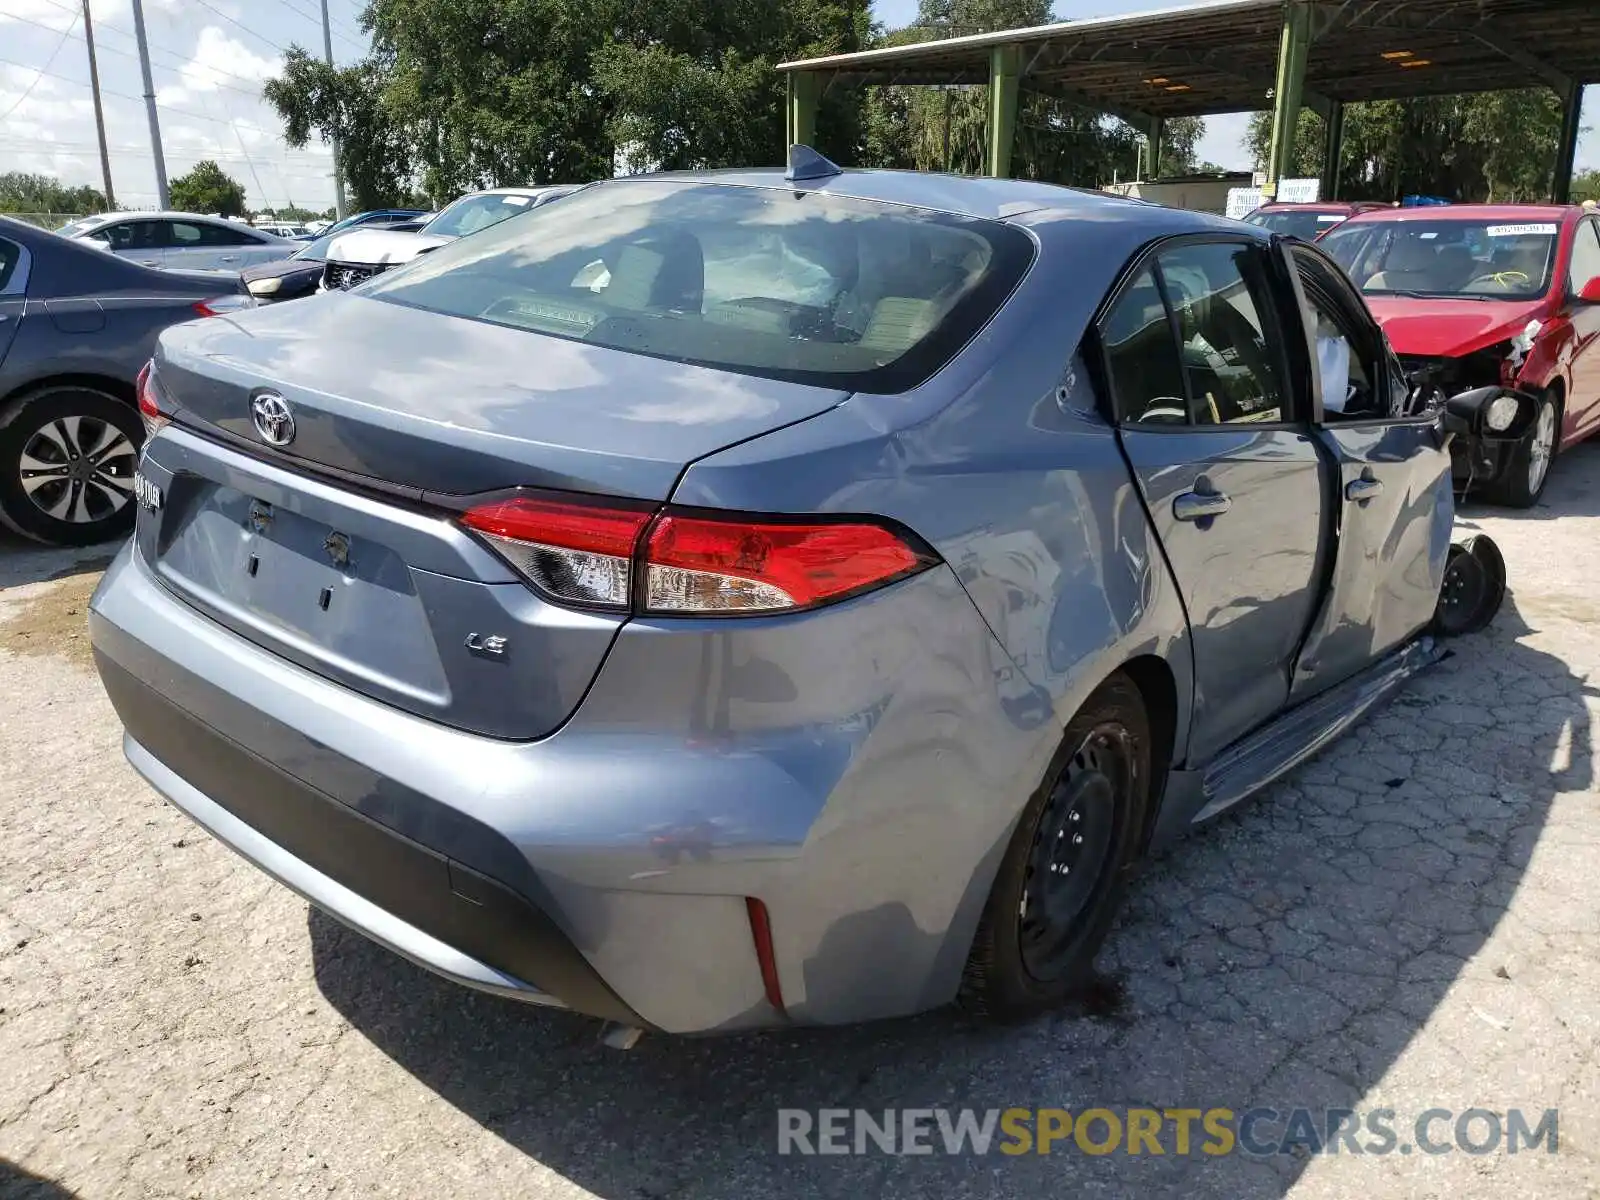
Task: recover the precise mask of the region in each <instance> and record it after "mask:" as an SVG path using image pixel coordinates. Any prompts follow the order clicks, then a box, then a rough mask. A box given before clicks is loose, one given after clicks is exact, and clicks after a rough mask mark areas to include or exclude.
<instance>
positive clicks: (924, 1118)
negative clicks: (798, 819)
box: [778, 1108, 1560, 1157]
mask: <svg viewBox="0 0 1600 1200" xmlns="http://www.w3.org/2000/svg"><path fill="white" fill-rule="evenodd" d="M1559 1145H1560V1114H1559V1112H1558V1111H1557V1110H1556V1109H1553V1108H1547V1109H1544V1110H1542V1111H1537V1112H1532V1111H1530V1112H1524V1111H1523V1110H1522V1109H1519V1108H1512V1109H1507V1110H1505V1111H1504V1112H1499V1111H1496V1110H1494V1109H1488V1108H1467V1109H1462V1110H1460V1111H1457V1110H1454V1109H1449V1108H1429V1109H1424V1110H1423V1111H1422V1112H1420V1113H1418V1114H1416V1115H1415V1116H1414V1117H1409V1116H1408V1117H1402V1116H1399V1115H1397V1114H1396V1112H1395V1110H1394V1109H1392V1108H1373V1109H1366V1110H1357V1109H1349V1108H1322V1109H1311V1108H1292V1109H1283V1110H1279V1109H1273V1108H1251V1109H1246V1110H1245V1111H1243V1112H1238V1113H1236V1112H1235V1111H1234V1110H1233V1109H1229V1108H1206V1109H1201V1108H1126V1109H1110V1108H1089V1109H1084V1110H1082V1111H1080V1112H1071V1111H1069V1110H1067V1109H1064V1108H1007V1109H998V1108H990V1109H981V1110H980V1109H971V1108H962V1109H947V1108H902V1109H882V1110H876V1111H869V1110H867V1109H850V1108H822V1109H815V1110H813V1109H804V1108H781V1109H779V1110H778V1153H779V1154H839V1155H844V1154H896V1155H899V1154H950V1155H956V1154H994V1153H999V1154H1008V1155H1019V1154H1054V1153H1076V1154H1089V1155H1103V1154H1130V1155H1134V1154H1142V1155H1175V1156H1180V1157H1181V1156H1187V1155H1209V1156H1220V1155H1226V1154H1240V1153H1243V1154H1249V1155H1254V1156H1257V1157H1268V1156H1271V1155H1278V1154H1293V1155H1302V1156H1303V1155H1307V1154H1359V1155H1367V1154H1371V1155H1388V1154H1430V1155H1432V1154H1456V1153H1460V1154H1475V1155H1484V1154H1517V1153H1521V1152H1526V1151H1540V1152H1543V1153H1546V1154H1555V1153H1556V1152H1557V1149H1558V1147H1559Z"/></svg>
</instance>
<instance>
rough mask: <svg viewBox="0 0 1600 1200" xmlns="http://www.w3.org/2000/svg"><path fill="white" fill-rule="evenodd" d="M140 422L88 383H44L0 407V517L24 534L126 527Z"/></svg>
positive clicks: (74, 539) (96, 532)
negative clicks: (2, 407)
mask: <svg viewBox="0 0 1600 1200" xmlns="http://www.w3.org/2000/svg"><path fill="white" fill-rule="evenodd" d="M143 441H144V426H143V425H142V424H141V422H140V420H139V414H138V413H137V412H136V411H135V410H134V409H133V407H132V406H131V405H128V404H125V403H124V402H122V401H121V400H118V399H117V398H116V397H115V396H111V395H108V394H106V393H105V392H101V391H96V390H94V389H93V388H86V387H77V386H62V387H48V388H44V389H42V390H40V391H37V392H34V393H33V394H32V395H29V396H26V397H24V398H23V399H22V400H19V401H16V402H15V403H13V404H12V405H11V406H10V407H9V408H8V410H7V411H6V412H5V413H4V415H0V521H3V522H4V523H5V524H6V525H7V526H8V527H10V528H11V529H13V530H15V531H16V532H18V533H21V534H23V535H25V536H27V537H31V538H34V539H36V540H38V541H41V542H51V543H54V544H56V545H61V546H87V545H91V544H93V543H95V542H103V541H108V540H110V539H111V538H117V537H122V536H125V535H126V534H127V533H128V531H129V530H130V529H132V528H133V518H134V511H135V510H134V504H133V473H134V468H135V467H136V465H137V464H138V459H139V446H140V444H141V443H142V442H143Z"/></svg>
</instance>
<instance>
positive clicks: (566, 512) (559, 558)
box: [461, 496, 651, 608]
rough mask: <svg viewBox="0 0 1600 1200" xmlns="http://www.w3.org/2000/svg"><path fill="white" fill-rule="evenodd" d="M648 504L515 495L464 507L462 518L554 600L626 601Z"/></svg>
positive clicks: (617, 604) (622, 603)
mask: <svg viewBox="0 0 1600 1200" xmlns="http://www.w3.org/2000/svg"><path fill="white" fill-rule="evenodd" d="M650 516H651V509H649V508H621V507H612V506H610V505H599V504H581V503H573V502H571V501H566V500H554V499H545V498H542V497H539V498H536V497H532V496H515V497H513V498H511V499H508V500H494V501H490V502H489V503H488V504H482V505H479V506H478V507H477V508H474V509H471V510H469V511H468V512H467V513H466V515H465V516H463V517H462V518H461V520H462V522H463V523H464V524H465V525H467V526H469V527H470V528H472V529H476V530H477V531H478V532H479V533H481V534H483V535H484V536H485V537H486V538H487V539H488V541H489V542H490V544H491V545H493V546H494V548H495V549H496V550H497V551H498V552H499V553H500V554H501V556H502V557H504V558H505V559H506V561H507V562H509V563H510V564H511V565H512V566H513V567H515V568H516V569H517V570H518V571H519V572H521V574H522V575H524V576H526V577H527V578H528V579H529V580H531V581H532V582H533V583H534V584H535V585H536V586H538V587H539V588H540V589H542V590H543V591H545V592H548V593H549V594H550V595H551V596H554V597H555V598H557V599H559V600H571V601H575V602H577V603H579V604H598V605H603V606H605V607H607V608H626V607H627V606H628V599H629V596H630V594H631V590H632V589H631V577H632V574H633V551H634V547H635V545H636V544H637V543H638V541H639V534H640V533H641V532H642V531H643V530H644V527H645V526H646V525H647V524H649V522H650Z"/></svg>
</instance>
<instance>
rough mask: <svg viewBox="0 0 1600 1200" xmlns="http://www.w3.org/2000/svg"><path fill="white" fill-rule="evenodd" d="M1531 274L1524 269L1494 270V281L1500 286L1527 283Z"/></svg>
mask: <svg viewBox="0 0 1600 1200" xmlns="http://www.w3.org/2000/svg"><path fill="white" fill-rule="evenodd" d="M1532 278H1533V276H1531V275H1529V274H1528V273H1527V272H1526V271H1496V272H1495V273H1494V281H1495V282H1496V283H1498V284H1499V285H1500V286H1501V287H1509V286H1510V285H1511V284H1513V283H1527V282H1528V281H1529V280H1530V279H1532Z"/></svg>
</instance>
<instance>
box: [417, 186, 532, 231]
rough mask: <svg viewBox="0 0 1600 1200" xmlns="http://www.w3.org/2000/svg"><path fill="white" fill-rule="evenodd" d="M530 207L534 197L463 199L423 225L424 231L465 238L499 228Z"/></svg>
mask: <svg viewBox="0 0 1600 1200" xmlns="http://www.w3.org/2000/svg"><path fill="white" fill-rule="evenodd" d="M531 207H533V197H532V196H518V195H513V194H509V193H503V192H495V193H489V194H484V195H477V196H463V197H461V199H459V200H457V201H456V202H455V203H454V204H452V205H450V206H449V207H447V208H446V209H445V210H444V211H443V212H441V213H440V214H439V215H438V216H437V217H435V218H434V219H433V220H431V221H429V222H428V223H427V224H426V225H424V226H423V227H422V230H421V232H423V233H436V234H439V235H440V236H441V237H466V236H467V234H469V233H477V232H478V230H480V229H487V228H489V226H491V225H498V224H500V222H501V221H504V220H505V219H506V218H507V217H514V216H516V215H517V214H518V213H522V212H527V211H528V210H529V209H530V208H531Z"/></svg>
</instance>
